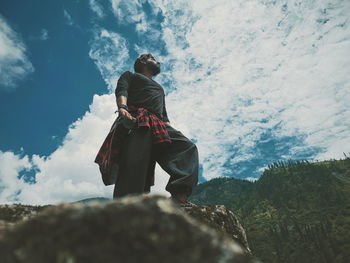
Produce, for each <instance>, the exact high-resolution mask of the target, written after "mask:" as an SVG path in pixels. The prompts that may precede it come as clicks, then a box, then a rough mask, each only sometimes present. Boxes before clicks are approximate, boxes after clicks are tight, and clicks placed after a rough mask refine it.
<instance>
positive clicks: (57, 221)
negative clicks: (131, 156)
mask: <svg viewBox="0 0 350 263" xmlns="http://www.w3.org/2000/svg"><path fill="white" fill-rule="evenodd" d="M191 207H192V208H191ZM203 208H204V206H201V207H199V206H198V207H197V206H196V205H190V206H186V205H184V206H181V205H180V204H178V203H176V202H174V201H172V200H171V199H169V198H167V197H165V196H163V195H149V194H148V195H129V196H126V197H124V198H119V199H117V200H111V201H106V202H91V203H61V204H58V205H52V206H47V207H46V208H45V209H42V210H41V211H40V212H39V213H37V214H36V215H32V216H29V217H26V218H25V219H24V220H19V221H17V222H12V223H5V224H4V225H3V231H2V234H1V235H0V254H1V260H2V261H1V262H4V263H12V262H16V263H17V262H26V263H32V262H33V263H34V262H35V263H41V262H45V263H46V262H50V263H51V262H52V263H54V262H57V263H61V262H62V263H63V262H65V263H77V262H84V263H86V262H104V263H108V262H123V263H129V262H130V263H131V262H143V263H148V262H149V263H151V262H152V263H153V262H167V263H172V262H174V263H175V262H176V263H178V262H186V263H192V262H198V263H199V262H200V263H205V262H208V263H229V262H251V259H250V258H251V257H250V254H249V253H246V252H247V251H248V252H249V248H248V246H247V243H246V244H245V242H246V239H245V235H243V236H244V238H243V240H241V241H240V242H239V243H237V242H236V241H235V240H237V239H238V236H239V235H237V234H234V233H237V231H236V232H235V231H233V230H232V232H231V233H227V231H226V229H228V230H229V229H230V228H232V227H227V225H225V224H229V223H230V222H232V223H235V220H234V219H233V217H232V215H231V214H230V212H228V211H227V210H225V209H224V208H223V207H221V208H220V207H216V208H215V206H213V207H212V208H208V209H204V210H203ZM191 211H192V214H193V215H194V216H191V215H189V213H191ZM195 211H196V212H195ZM199 211H203V212H204V213H202V215H203V216H209V218H211V219H212V220H214V221H217V222H216V223H214V224H213V225H214V227H215V225H216V228H219V231H217V230H216V229H214V228H213V227H211V226H210V223H208V220H209V221H210V220H211V219H205V220H204V221H205V222H206V223H205V222H204V221H203V220H198V217H200V212H199ZM208 211H211V212H210V213H211V215H209V214H207V213H208ZM225 213H227V215H228V217H229V218H227V219H224V218H221V219H220V220H217V219H218V218H220V217H222V216H224V214H225ZM203 222H204V223H203ZM237 222H238V221H237ZM237 222H236V223H237ZM220 229H221V230H220ZM232 229H235V227H233V228H232ZM243 232H244V230H243ZM247 248H248V249H247Z"/></svg>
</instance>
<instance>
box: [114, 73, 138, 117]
mask: <svg viewBox="0 0 350 263" xmlns="http://www.w3.org/2000/svg"><path fill="white" fill-rule="evenodd" d="M131 75H132V73H131V72H130V71H126V72H124V73H123V74H122V75H121V76H120V78H119V79H118V83H117V87H116V89H115V96H116V102H117V106H118V108H119V106H120V105H122V104H123V105H127V100H128V89H129V84H130V80H131ZM118 112H119V115H121V116H124V117H126V118H128V119H132V120H135V118H134V117H132V116H131V115H130V113H129V112H128V111H127V110H126V109H123V108H119V109H118Z"/></svg>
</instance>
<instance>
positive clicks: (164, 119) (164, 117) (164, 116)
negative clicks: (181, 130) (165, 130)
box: [163, 95, 170, 122]
mask: <svg viewBox="0 0 350 263" xmlns="http://www.w3.org/2000/svg"><path fill="white" fill-rule="evenodd" d="M163 121H165V122H170V121H169V118H168V113H167V112H166V107H165V95H164V97H163Z"/></svg>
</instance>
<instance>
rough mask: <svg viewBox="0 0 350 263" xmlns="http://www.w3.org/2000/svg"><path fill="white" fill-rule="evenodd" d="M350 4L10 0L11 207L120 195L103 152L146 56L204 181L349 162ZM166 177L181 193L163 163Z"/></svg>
mask: <svg viewBox="0 0 350 263" xmlns="http://www.w3.org/2000/svg"><path fill="white" fill-rule="evenodd" d="M19 7H20V8H19ZM349 13H350V1H343V0H303V1H300V0H289V1H287V0H277V1H272V0H251V1H246V0H237V1H231V0H227V1H226V0H218V1H210V0H207V1H204V0H194V1H187V0H184V1H182V0H177V1H172V0H139V1H136V0H135V1H128V0H60V1H39V0H26V1H21V0H5V1H1V4H0V111H1V129H0V203H18V202H21V203H28V204H48V203H58V202H64V201H68V202H70V201H76V200H80V199H83V198H89V197H96V196H104V197H108V198H111V197H112V193H113V185H112V186H108V187H107V186H105V185H104V184H103V183H102V180H101V176H100V173H99V171H98V166H97V164H96V163H94V158H95V156H96V154H97V151H98V149H99V147H100V146H101V144H102V142H103V140H104V139H105V137H106V135H107V133H108V131H109V129H110V127H111V125H112V123H113V121H114V120H115V118H116V117H117V114H115V113H114V111H115V110H116V103H115V96H114V89H115V86H116V82H117V80H118V78H119V76H120V74H121V73H123V72H124V71H126V70H130V71H133V62H134V60H135V59H136V58H137V56H138V55H139V54H141V53H144V52H147V53H148V52H150V53H152V54H154V56H155V57H156V59H158V60H159V61H160V62H161V68H162V73H161V74H159V75H158V76H156V77H155V80H156V81H157V82H159V83H160V84H162V85H163V87H164V89H165V92H166V105H167V111H168V116H169V119H170V122H171V124H172V126H173V127H174V128H176V129H178V130H180V131H182V133H183V134H185V135H186V136H187V137H188V138H189V139H191V140H192V141H193V142H195V143H196V145H197V146H198V149H199V158H200V168H201V169H200V183H202V182H205V181H207V180H210V179H212V178H215V177H219V176H229V177H235V178H245V179H247V180H256V179H258V178H259V177H260V176H261V174H262V172H263V171H264V169H265V168H266V167H267V165H268V164H270V163H273V162H275V161H277V160H289V159H292V160H311V161H314V160H325V159H341V158H343V157H344V155H343V152H345V153H350V118H349V116H350V107H349V105H350V74H349V73H350V28H349V26H350V17H349V15H348V14H349ZM155 179H156V182H155V186H154V187H153V188H152V193H162V194H165V195H169V193H168V192H166V191H165V190H164V187H165V185H166V183H167V180H168V179H169V175H168V174H166V173H165V172H164V171H163V170H162V169H161V168H160V167H159V166H158V165H157V168H156V178H155Z"/></svg>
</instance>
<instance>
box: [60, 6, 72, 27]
mask: <svg viewBox="0 0 350 263" xmlns="http://www.w3.org/2000/svg"><path fill="white" fill-rule="evenodd" d="M63 15H64V18H65V19H66V23H67V25H69V26H72V25H73V24H74V21H73V18H72V16H71V15H70V14H69V13H68V11H67V10H66V9H63Z"/></svg>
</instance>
